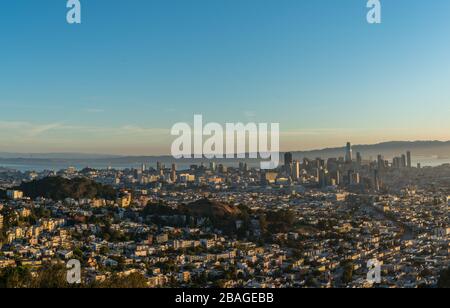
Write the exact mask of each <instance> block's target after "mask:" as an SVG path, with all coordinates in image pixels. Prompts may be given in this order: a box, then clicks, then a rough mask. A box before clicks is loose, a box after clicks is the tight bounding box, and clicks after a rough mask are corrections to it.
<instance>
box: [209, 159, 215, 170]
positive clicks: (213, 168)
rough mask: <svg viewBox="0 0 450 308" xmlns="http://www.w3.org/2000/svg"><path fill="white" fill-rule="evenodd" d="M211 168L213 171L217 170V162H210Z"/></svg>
mask: <svg viewBox="0 0 450 308" xmlns="http://www.w3.org/2000/svg"><path fill="white" fill-rule="evenodd" d="M209 169H211V171H213V172H216V170H217V165H216V163H215V162H213V161H212V162H210V163H209Z"/></svg>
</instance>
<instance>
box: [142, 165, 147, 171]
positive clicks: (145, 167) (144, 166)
mask: <svg viewBox="0 0 450 308" xmlns="http://www.w3.org/2000/svg"><path fill="white" fill-rule="evenodd" d="M146 170H147V166H146V165H145V164H142V167H141V171H142V173H144V172H145V171H146Z"/></svg>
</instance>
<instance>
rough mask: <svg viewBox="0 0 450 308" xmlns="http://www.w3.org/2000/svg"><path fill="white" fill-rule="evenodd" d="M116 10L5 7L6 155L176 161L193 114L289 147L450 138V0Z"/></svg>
mask: <svg viewBox="0 0 450 308" xmlns="http://www.w3.org/2000/svg"><path fill="white" fill-rule="evenodd" d="M109 3H110V5H109V6H108V7H105V6H104V5H102V4H100V3H98V2H92V1H90V2H88V1H82V12H83V22H82V24H81V25H75V26H74V25H68V24H67V23H66V22H65V13H66V10H67V9H66V7H65V3H63V2H62V3H61V4H60V5H58V4H55V3H51V2H45V1H39V2H36V3H25V2H23V1H15V2H8V4H5V5H4V9H3V10H2V13H0V35H1V36H2V38H3V39H4V47H3V48H2V49H1V51H0V66H1V67H2V72H3V74H2V75H1V76H0V93H2V95H1V96H0V108H2V109H3V110H5V112H4V113H2V117H0V142H1V144H2V149H1V150H2V152H21V153H51V152H81V153H102V154H121V155H163V154H169V152H170V142H171V141H172V139H173V138H171V136H170V128H171V126H172V125H173V124H175V123H176V122H180V121H181V122H185V121H189V120H190V119H192V116H193V114H194V113H201V114H203V115H204V117H205V119H207V120H208V121H215V122H219V123H225V122H230V121H232V122H244V123H247V122H279V123H280V128H281V150H282V151H296V150H308V149H319V148H325V147H333V146H341V145H342V144H345V142H347V141H348V140H352V143H353V144H374V143H378V142H384V141H393V140H405V141H413V140H441V141H445V140H450V135H449V134H448V132H449V131H450V124H449V122H448V120H447V118H448V101H449V99H450V91H449V90H448V88H447V84H448V83H449V81H450V73H449V72H450V67H449V64H448V61H446V59H447V55H448V54H449V52H450V45H449V44H448V41H447V40H446V37H447V33H446V30H445V29H448V26H450V24H449V23H450V22H449V20H450V19H449V18H448V17H449V14H450V13H449V12H450V4H449V3H448V1H444V0H438V1H435V2H434V3H433V6H430V5H429V4H427V3H425V2H414V3H411V2H410V1H406V0H399V1H395V2H394V1H383V2H382V3H383V23H382V24H381V25H369V24H367V22H366V19H365V15H366V13H367V8H366V5H365V4H366V3H365V1H346V2H343V3H339V4H337V3H335V2H334V1H327V0H321V1H314V2H309V3H307V2H299V1H292V0H283V1H281V2H280V1H266V2H265V3H264V5H261V4H259V3H258V1H255V0H245V1H239V2H236V1H223V0H215V1H203V0H199V1H196V2H193V3H186V1H179V0H174V1H171V2H167V1H136V2H135V4H134V5H129V4H127V3H125V2H123V1H118V0H117V1H110V2H109ZM30 50H32V53H30ZM418 51H419V52H418ZM411 89H414V91H411ZM218 111H219V112H218Z"/></svg>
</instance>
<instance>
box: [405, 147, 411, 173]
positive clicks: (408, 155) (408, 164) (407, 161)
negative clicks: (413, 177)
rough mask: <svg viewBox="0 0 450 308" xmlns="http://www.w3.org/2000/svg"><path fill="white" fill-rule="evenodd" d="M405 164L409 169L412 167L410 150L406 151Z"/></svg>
mask: <svg viewBox="0 0 450 308" xmlns="http://www.w3.org/2000/svg"><path fill="white" fill-rule="evenodd" d="M406 165H407V166H408V168H409V169H411V168H412V163H411V151H408V152H406Z"/></svg>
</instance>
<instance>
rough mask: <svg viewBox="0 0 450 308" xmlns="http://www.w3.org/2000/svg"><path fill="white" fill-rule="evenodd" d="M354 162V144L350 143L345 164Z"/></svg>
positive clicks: (348, 143)
mask: <svg viewBox="0 0 450 308" xmlns="http://www.w3.org/2000/svg"><path fill="white" fill-rule="evenodd" d="M352 160H353V151H352V144H351V143H350V142H347V148H346V151H345V162H346V163H351V162H352Z"/></svg>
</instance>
